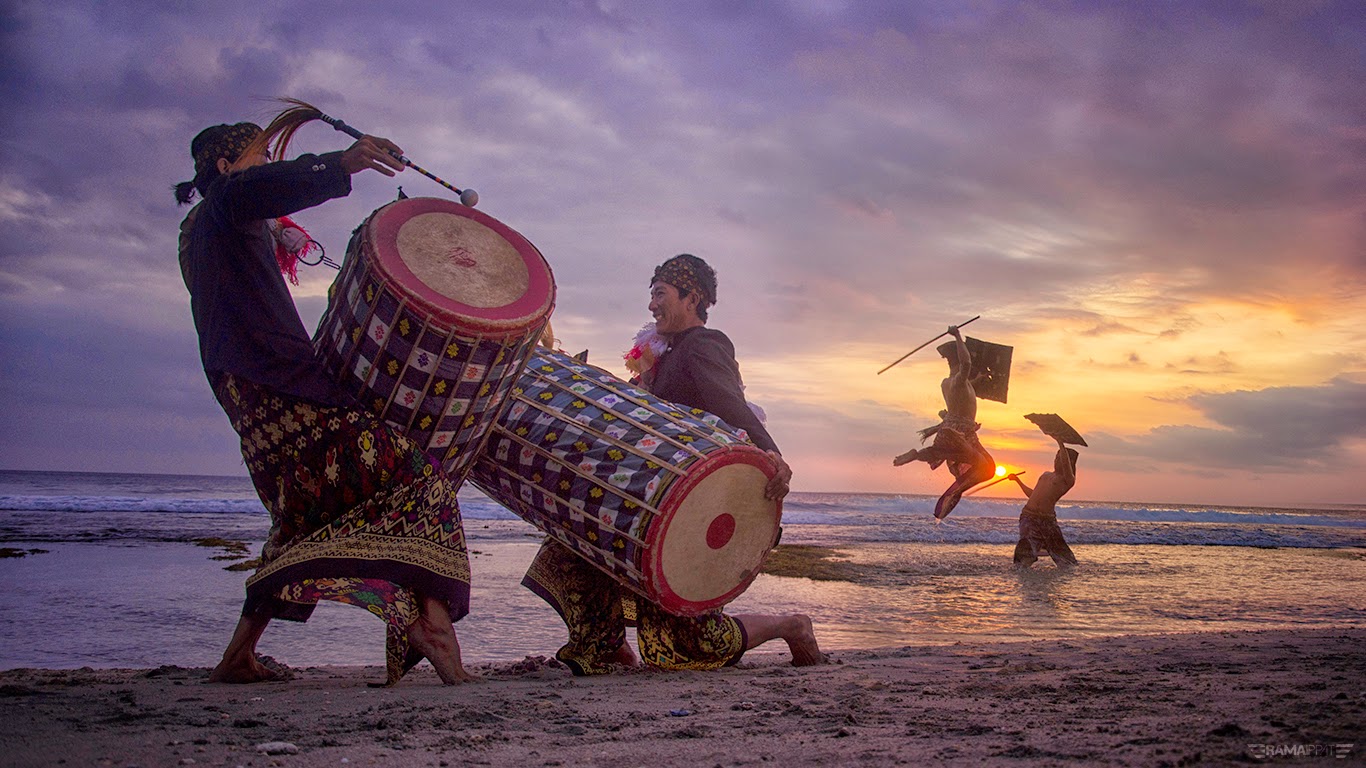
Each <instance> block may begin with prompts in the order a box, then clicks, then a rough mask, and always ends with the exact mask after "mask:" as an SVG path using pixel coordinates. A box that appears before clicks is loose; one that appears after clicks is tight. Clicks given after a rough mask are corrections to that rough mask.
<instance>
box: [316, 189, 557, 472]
mask: <svg viewBox="0 0 1366 768" xmlns="http://www.w3.org/2000/svg"><path fill="white" fill-rule="evenodd" d="M554 305H555V280H554V277H553V275H552V274H551V272H550V267H549V265H547V264H546V262H545V259H544V258H543V257H542V256H541V254H540V252H539V251H538V250H536V247H535V246H534V245H532V244H531V243H530V241H528V240H527V239H526V238H524V237H522V236H521V235H520V234H518V233H517V232H515V231H513V230H512V229H511V228H510V227H508V226H507V225H505V224H503V223H502V222H499V221H498V220H497V219H494V218H493V217H491V216H488V215H487V214H484V213H482V212H480V211H476V210H474V209H472V208H467V207H465V206H463V205H460V204H459V203H456V202H453V201H450V200H442V199H439V198H409V199H404V200H399V201H397V202H394V203H390V204H389V205H386V206H384V207H383V208H380V209H379V210H377V211H375V212H374V213H372V214H371V215H370V217H369V218H368V219H366V220H365V223H364V224H362V225H361V226H360V228H359V229H357V230H356V233H355V234H354V235H353V236H352V238H351V244H350V246H349V247H348V248H347V252H346V261H345V263H344V264H343V265H342V269H341V273H340V274H339V275H338V276H337V280H336V282H335V283H334V284H333V286H332V289H331V291H330V294H329V300H328V306H327V311H326V312H325V313H324V314H323V317H322V320H321V321H320V322H319V324H318V332H317V333H316V334H315V335H314V337H313V346H314V349H315V350H316V351H317V353H318V355H319V357H320V359H321V360H322V362H323V365H324V366H325V367H326V368H327V370H328V371H329V372H330V373H331V374H332V375H333V376H335V377H336V379H337V381H338V382H339V383H340V384H341V386H342V388H343V389H344V390H346V391H348V392H350V393H351V394H353V395H355V397H356V398H357V400H358V401H359V402H360V403H361V404H362V405H365V406H367V407H369V408H370V409H371V410H373V411H374V412H375V413H377V414H379V416H380V417H381V418H383V419H384V420H386V421H388V422H389V423H391V424H393V425H395V426H396V427H398V428H399V429H401V430H403V431H404V432H405V434H407V435H408V436H409V437H411V438H412V439H414V440H415V441H417V443H418V444H419V445H421V446H422V447H423V448H424V449H426V450H427V451H428V452H430V453H431V454H432V455H434V456H436V457H438V458H439V459H441V464H442V467H443V468H444V469H445V470H446V472H447V473H448V474H450V475H451V477H452V478H453V479H455V480H456V481H457V482H458V481H460V480H463V479H464V477H465V475H466V474H467V473H468V472H469V468H470V466H471V465H472V464H473V462H474V460H475V458H476V457H477V455H478V451H479V448H480V447H481V446H482V445H483V444H484V440H485V439H486V438H487V437H488V431H489V428H490V427H491V426H492V425H493V423H494V421H495V419H496V418H497V416H498V413H499V411H500V410H501V407H502V405H503V404H504V402H505V401H506V399H507V394H508V392H509V390H511V388H512V386H513V384H514V383H515V381H516V378H517V374H518V373H520V371H521V370H522V366H523V364H524V363H525V361H526V358H527V356H528V355H529V354H531V351H532V350H533V349H534V348H535V345H536V340H537V339H538V338H539V336H540V334H541V329H542V328H544V327H545V324H546V322H547V321H548V320H549V319H550V313H551V311H552V310H553V309H554Z"/></svg>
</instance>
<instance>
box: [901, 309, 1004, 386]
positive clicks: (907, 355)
mask: <svg viewBox="0 0 1366 768" xmlns="http://www.w3.org/2000/svg"><path fill="white" fill-rule="evenodd" d="M978 317H981V315H977V317H974V318H972V320H976V319H977V318H978ZM972 320H968V321H966V322H962V323H959V324H958V327H959V328H962V327H963V326H965V325H967V324H968V323H970V322H972ZM948 335H949V332H948V331H944V332H943V333H941V334H939V335H938V336H935V337H934V338H933V339H930V340H929V341H927V342H925V343H924V344H921V345H920V346H918V347H916V348H915V349H913V350H911V351H910V352H907V353H906V354H904V355H902V356H901V357H898V358H897V359H896V363H899V362H901V361H902V360H905V359H906V358H908V357H910V356H911V355H914V354H915V353H916V352H919V351H920V350H922V349H924V348H925V347H928V346H929V345H931V344H933V343H935V342H936V341H939V340H940V339H942V338H944V337H945V336H948ZM896 363H892V365H896ZM892 365H889V366H887V368H891V367H892ZM887 368H883V369H882V371H878V372H877V375H879V376H881V375H882V372H883V371H885V370H887Z"/></svg>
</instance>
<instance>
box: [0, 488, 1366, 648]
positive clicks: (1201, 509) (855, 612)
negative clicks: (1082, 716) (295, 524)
mask: <svg viewBox="0 0 1366 768" xmlns="http://www.w3.org/2000/svg"><path fill="white" fill-rule="evenodd" d="M933 503H934V499H933V498H932V497H928V496H915V495H896V494H828V493H819V494H818V493H794V494H792V495H790V496H789V497H788V498H787V500H786V502H785V505H784V514H783V539H782V543H783V544H797V545H811V546H819V547H828V548H832V549H833V550H834V551H833V552H832V553H831V557H830V558H829V560H828V562H827V563H826V564H825V565H829V566H833V567H823V568H822V569H821V570H820V572H819V574H817V575H821V576H822V578H808V577H804V576H772V575H768V574H763V575H761V576H760V577H759V578H758V579H756V580H755V582H754V584H753V586H752V587H751V588H750V589H749V590H748V591H747V592H746V593H745V594H743V595H742V596H740V598H738V599H737V600H736V601H735V602H734V603H732V604H731V606H729V607H728V609H727V610H728V611H730V612H732V613H774V612H783V613H786V612H802V613H807V614H809V615H810V616H811V617H812V619H813V622H814V623H815V625H816V631H817V635H818V638H819V639H820V641H821V643H822V646H823V647H825V648H826V649H827V650H833V651H839V650H841V649H853V648H877V647H890V646H906V645H917V644H941V643H952V642H959V641H970V640H974V639H978V640H980V639H989V640H1010V639H1058V640H1063V639H1067V638H1072V637H1083V636H1099V635H1114V634H1151V633H1167V632H1189V631H1207V630H1215V629H1264V628H1283V627H1340V626H1366V506H1352V505H1343V506H1336V507H1330V508H1324V509H1264V508H1252V507H1212V506H1205V505H1198V506H1187V505H1175V504H1173V505H1152V504H1128V503H1096V502H1076V503H1068V502H1067V501H1066V500H1064V503H1063V504H1061V505H1060V506H1059V508H1058V517H1059V522H1060V524H1061V526H1062V529H1063V533H1064V535H1065V536H1066V538H1067V540H1068V542H1069V543H1070V544H1071V545H1072V548H1073V550H1074V551H1075V552H1076V554H1077V557H1078V558H1079V559H1080V561H1081V565H1080V566H1079V567H1077V568H1075V569H1071V570H1059V569H1056V568H1053V567H1052V565H1051V564H1049V563H1048V562H1047V560H1045V561H1042V562H1041V563H1040V564H1038V565H1036V566H1035V567H1034V568H1033V569H1029V570H1023V571H1022V570H1018V569H1015V568H1013V567H1012V565H1011V553H1012V551H1013V547H1014V544H1015V541H1016V538H1017V519H1018V514H1019V503H1020V502H1018V501H1009V500H993V499H981V498H972V497H969V498H967V499H965V500H964V501H963V503H962V504H961V505H960V506H959V507H958V509H956V510H955V511H954V513H953V515H952V516H951V517H950V518H949V519H948V520H947V521H945V522H943V523H936V522H934V520H933V516H932V514H931V512H932V509H933ZM461 510H462V514H463V516H464V520H465V530H466V535H467V537H468V539H469V546H470V550H471V556H472V559H471V568H472V571H473V581H474V584H473V594H472V606H471V613H470V615H469V616H468V617H466V618H465V619H463V620H461V621H460V622H459V623H458V624H457V626H456V629H457V632H458V634H459V637H460V641H461V646H462V649H463V651H464V656H465V659H466V661H468V662H472V663H476V664H478V663H498V662H511V661H516V660H518V659H520V658H522V657H523V656H526V655H550V654H552V653H553V652H554V650H555V649H556V648H558V647H559V645H560V644H562V643H563V642H564V639H565V631H564V628H563V625H562V624H561V623H560V621H559V618H558V616H556V614H555V613H554V612H553V611H552V610H551V609H550V608H549V607H548V606H546V605H545V603H543V602H542V601H541V600H540V599H539V598H536V597H535V596H534V595H532V594H531V593H530V592H528V591H527V590H525V589H523V588H522V587H521V586H520V584H519V582H520V580H521V576H522V572H523V571H524V570H525V568H526V566H527V564H528V563H530V561H531V559H532V557H533V556H534V554H535V552H536V548H537V546H538V545H539V541H540V534H539V533H538V532H537V531H536V530H535V529H534V528H533V527H532V526H531V525H530V524H528V523H526V522H524V521H522V520H520V519H518V518H517V517H515V516H514V515H512V514H511V513H510V512H508V511H506V510H505V509H503V508H502V507H501V506H499V505H497V504H495V503H493V502H491V501H489V500H488V499H487V498H486V497H484V496H483V495H482V494H481V493H479V492H478V491H477V490H474V489H472V488H466V489H465V490H462V491H461ZM268 529H269V518H268V516H267V514H266V512H265V510H264V509H263V508H262V506H261V504H260V502H259V501H258V500H257V498H256V495H255V492H254V491H253V489H252V487H251V483H250V481H249V480H248V479H247V478H244V477H199V476H177V475H131V474H96V473H56V472H0V548H4V549H5V550H6V552H7V553H8V554H10V555H11V556H9V557H4V558H0V578H3V579H4V584H5V585H6V589H4V590H0V669H8V668H13V667H27V666H41V667H49V668H75V667H82V666H91V667H155V666H159V665H162V664H178V665H182V666H201V667H202V666H211V665H212V664H213V663H215V662H216V661H217V658H218V655H219V654H220V653H221V651H222V647H223V645H224V644H225V643H226V642H227V639H228V637H229V636H230V634H231V632H232V628H233V625H234V624H235V622H236V619H237V614H238V611H239V610H240V607H241V600H242V596H243V583H244V581H245V578H246V574H245V573H242V572H234V571H228V570H225V567H226V566H228V565H230V564H231V563H233V562H236V561H237V560H240V559H241V557H240V556H234V555H231V554H230V553H228V552H226V551H225V550H224V549H222V548H218V547H205V546H199V545H196V543H195V541H196V540H198V539H204V538H215V537H216V538H222V539H229V540H237V541H243V542H247V543H248V544H249V546H250V549H251V552H252V554H253V555H254V554H255V553H256V552H257V551H259V548H260V544H261V542H262V541H263V540H264V538H265V536H266V533H267V531H268ZM17 554H23V556H19V557H16V556H13V555H17ZM225 558H226V559H225ZM812 573H816V571H812ZM260 650H261V651H262V652H263V653H266V654H269V655H272V656H274V657H275V658H277V659H279V660H281V661H283V662H285V663H287V664H290V665H293V666H308V665H313V664H347V665H378V664H381V663H382V659H383V629H382V627H381V625H380V623H379V621H378V620H376V619H374V618H373V617H371V616H369V615H368V614H366V613H365V612H363V611H360V610H359V609H356V608H351V607H348V606H341V605H336V604H327V603H324V604H322V605H320V606H319V609H318V610H317V612H315V614H314V617H313V619H312V620H310V621H309V622H308V623H307V624H294V623H290V622H275V623H274V624H272V625H271V628H270V629H269V630H268V631H267V633H266V636H265V637H264V638H263V640H262V642H261V644H260ZM781 650H782V648H781V646H779V647H774V648H771V649H770V648H768V647H767V646H766V647H764V648H761V649H758V650H757V651H755V653H758V652H767V651H771V652H779V651H781Z"/></svg>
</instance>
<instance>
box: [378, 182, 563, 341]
mask: <svg viewBox="0 0 1366 768" xmlns="http://www.w3.org/2000/svg"><path fill="white" fill-rule="evenodd" d="M424 213H444V214H451V215H454V216H462V217H464V218H467V219H471V220H473V221H475V222H477V223H479V224H482V225H484V226H485V227H488V228H489V229H491V230H493V231H494V232H495V233H497V234H498V235H499V236H500V237H502V238H503V239H504V240H506V241H507V243H508V244H509V245H511V246H512V247H513V249H514V250H516V251H517V254H518V255H519V256H521V257H522V261H523V263H524V264H525V265H526V269H527V287H526V290H525V291H524V292H523V293H522V296H521V298H519V299H517V300H515V301H512V302H510V303H508V304H505V305H503V306H499V307H477V306H473V305H470V304H466V303H464V302H461V301H459V300H457V299H453V298H451V297H449V296H445V295H443V294H441V293H438V292H437V291H435V290H433V289H432V288H431V287H430V286H428V285H427V284H426V283H424V282H423V281H422V280H421V279H420V278H419V277H418V276H417V275H416V274H414V273H413V271H412V269H410V268H409V267H408V265H407V264H405V263H404V262H403V259H402V258H401V257H400V256H399V255H398V250H399V249H398V237H399V230H400V229H401V228H402V227H403V225H404V224H405V223H406V222H407V221H408V220H409V219H412V218H414V217H416V216H420V215H422V214H424ZM368 229H369V236H368V239H369V240H370V241H371V242H372V243H373V248H372V253H371V256H372V257H373V266H374V267H375V268H376V269H377V270H379V271H380V272H381V273H383V274H384V275H385V276H386V277H388V278H389V279H390V280H391V281H393V282H395V283H397V284H399V285H401V286H403V289H404V291H405V293H407V294H408V295H409V296H410V297H411V298H412V299H413V302H414V303H415V304H417V305H418V306H420V307H421V308H422V309H423V310H424V311H426V312H427V313H428V314H430V315H432V316H433V317H435V318H436V319H438V320H440V321H442V322H447V323H451V324H453V325H456V326H457V327H460V328H468V329H470V330H474V331H478V332H481V333H485V334H496V335H513V334H523V333H525V332H527V331H528V330H530V329H532V328H534V327H535V326H536V325H538V324H540V323H541V322H543V321H544V320H545V319H546V318H547V317H549V315H550V312H551V310H552V309H553V308H554V306H555V278H554V276H553V275H552V274H551V272H550V265H549V264H547V263H546V260H545V257H544V256H543V255H541V252H540V250H539V249H537V248H536V246H535V245H532V243H531V241H530V240H527V239H526V238H525V237H523V236H522V235H521V233H519V232H517V230H515V229H513V228H512V227H509V226H508V225H506V224H504V223H503V222H501V221H499V220H497V219H495V218H493V217H492V216H490V215H488V214H486V213H484V212H483V211H478V210H475V209H473V208H469V207H466V206H464V205H461V204H460V203H457V202H454V201H451V200H446V199H443V198H439V197H412V198H407V199H405V200H397V201H395V202H392V203H389V204H388V205H386V206H384V207H382V208H380V209H379V210H378V211H375V213H374V214H372V216H371V220H370V222H369V227H368Z"/></svg>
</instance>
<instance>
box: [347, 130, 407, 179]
mask: <svg viewBox="0 0 1366 768" xmlns="http://www.w3.org/2000/svg"><path fill="white" fill-rule="evenodd" d="M401 157H403V150H401V149H399V148H398V145H397V144H395V143H394V142H392V141H389V140H388V139H381V138H380V137H378V136H364V137H362V138H361V139H360V140H359V141H357V142H356V143H355V144H352V145H351V148H350V149H348V150H346V151H345V152H343V153H342V157H341V166H342V170H344V171H346V172H347V173H348V174H353V175H354V174H357V173H360V172H361V171H363V170H365V169H367V168H373V169H375V170H376V171H379V172H380V173H382V174H384V175H385V176H393V175H394V172H395V171H401V170H403V161H402V160H400V159H399V158H401Z"/></svg>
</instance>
